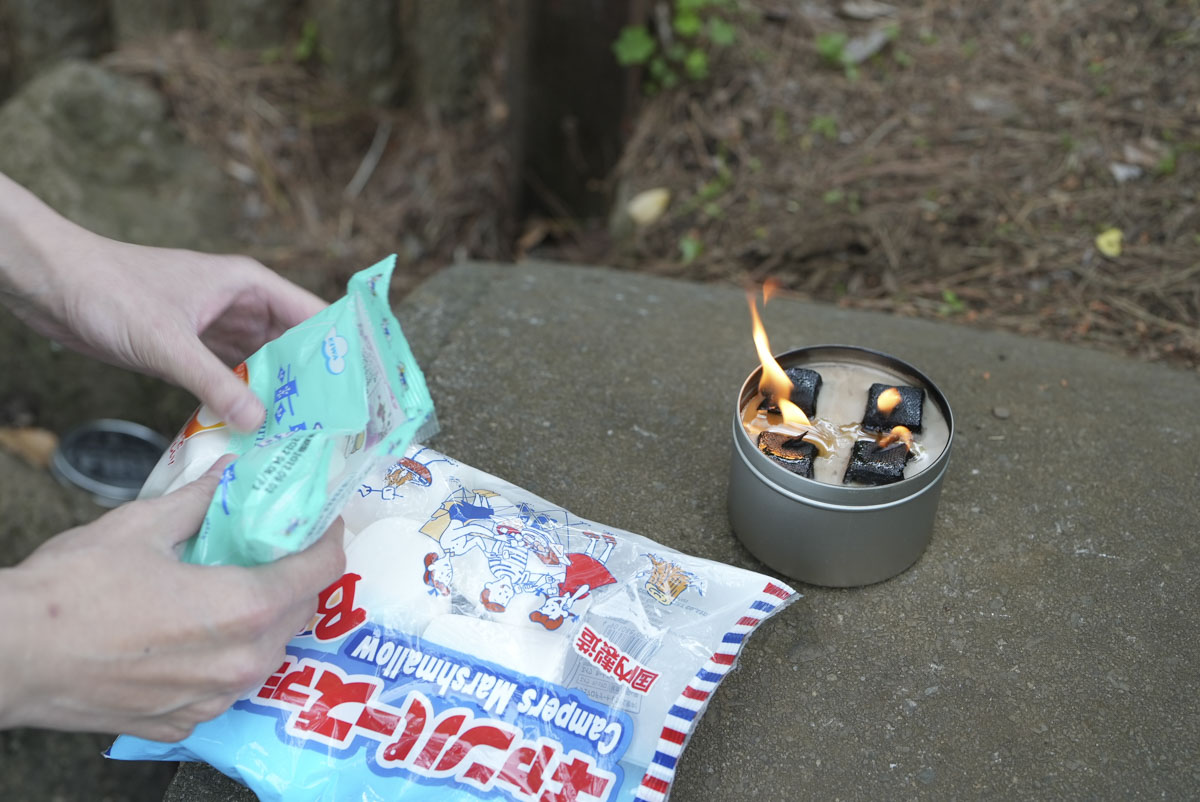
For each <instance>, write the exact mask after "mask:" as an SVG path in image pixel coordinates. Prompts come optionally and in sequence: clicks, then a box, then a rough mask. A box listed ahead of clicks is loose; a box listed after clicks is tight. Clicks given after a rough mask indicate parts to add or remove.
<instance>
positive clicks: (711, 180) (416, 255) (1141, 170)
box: [0, 0, 1200, 799]
mask: <svg viewBox="0 0 1200 802" xmlns="http://www.w3.org/2000/svg"><path fill="white" fill-rule="evenodd" d="M651 5H654V4H651ZM847 5H851V4H849V3H842V2H836V1H835V0H824V1H822V2H817V1H816V0H809V1H802V0H774V2H772V0H743V2H742V3H741V4H740V5H739V6H737V7H736V8H731V7H721V8H719V9H718V10H716V11H712V12H707V13H713V14H716V15H719V16H720V17H721V18H722V19H725V20H727V21H728V22H729V23H730V25H731V26H732V28H733V30H734V32H735V39H734V41H733V43H732V44H729V45H724V46H720V47H716V46H713V47H712V48H711V50H710V52H708V56H709V75H708V76H707V77H706V78H703V79H697V80H691V79H687V80H684V81H682V82H681V83H680V85H679V86H676V87H674V88H672V89H670V90H666V91H657V92H654V93H652V94H647V95H646V96H645V97H644V98H642V100H641V103H640V107H639V108H638V109H637V113H636V114H635V115H634V117H633V118H632V120H631V123H630V126H629V131H628V134H629V137H628V140H627V145H626V148H625V152H624V154H623V156H622V158H621V161H620V163H619V166H618V168H617V169H616V171H615V172H614V174H613V175H612V176H611V177H610V178H609V179H608V181H607V186H608V189H609V190H610V191H611V192H612V194H613V196H614V198H615V199H617V200H616V212H615V213H614V215H613V218H614V219H615V220H617V221H618V225H612V224H611V222H612V221H610V220H577V219H572V218H571V216H570V215H569V214H567V213H563V214H560V215H557V216H552V217H546V216H545V215H544V214H543V215H540V216H539V215H530V214H526V212H525V210H523V209H520V208H517V207H516V206H515V205H514V203H513V197H512V196H513V193H512V183H511V174H512V171H513V169H514V168H513V164H512V158H511V154H510V153H509V152H508V151H507V150H506V147H507V142H508V139H507V136H508V126H509V125H510V123H511V116H510V115H509V113H508V109H507V107H506V105H505V99H504V96H503V92H502V91H501V82H499V81H496V82H491V83H489V82H484V84H482V85H481V86H480V96H479V98H478V103H477V108H478V113H477V114H475V115H473V116H472V117H470V118H468V119H464V120H457V121H445V120H439V119H436V118H434V117H432V116H431V115H430V114H428V113H426V112H423V111H421V110H414V109H391V110H380V109H373V108H366V107H363V106H361V105H358V104H355V103H354V102H353V101H351V100H350V99H348V98H347V97H345V95H344V93H343V92H341V91H340V90H338V89H337V88H336V87H333V86H330V85H328V84H325V83H323V82H322V81H320V80H319V79H318V77H317V76H315V75H314V74H313V72H312V71H311V70H309V69H307V68H305V67H304V66H301V65H297V64H294V63H288V62H286V61H285V62H278V63H270V64H267V63H264V62H263V59H262V58H261V55H260V54H252V53H237V52H234V51H230V50H228V49H224V48H220V47H218V46H216V45H215V44H214V43H212V42H211V41H207V40H205V39H204V38H202V37H200V36H198V35H195V34H191V35H184V34H181V35H177V36H174V37H172V38H171V39H169V40H164V41H160V42H150V43H146V44H143V45H141V46H138V47H127V48H125V49H123V50H122V51H120V52H118V53H115V54H113V55H111V56H109V57H107V58H106V60H107V62H108V63H109V64H111V65H113V66H115V67H116V68H118V69H120V70H122V71H125V72H129V73H133V74H137V75H141V76H143V77H146V78H148V79H150V80H152V81H153V82H155V83H156V84H157V85H158V86H160V87H161V88H162V89H163V90H164V91H165V92H166V94H167V96H168V97H169V99H170V101H171V105H172V109H173V111H174V113H175V116H176V119H177V120H178V121H179V124H180V125H181V127H182V128H183V129H184V131H185V133H186V134H187V135H188V137H189V138H190V139H192V140H193V141H194V142H196V143H198V144H200V145H201V146H203V147H205V148H206V149H208V150H209V151H210V152H211V153H213V154H214V155H216V157H217V158H218V159H219V160H220V163H221V164H222V165H224V167H225V169H226V171H227V172H228V173H229V174H230V175H231V176H232V177H233V178H234V179H235V180H237V181H238V182H239V183H240V184H241V186H242V187H243V193H242V209H241V215H240V217H241V219H242V221H243V230H241V231H239V232H237V233H238V236H239V239H240V240H241V241H242V242H244V243H245V250H246V252H248V253H250V254H252V255H254V256H256V257H258V258H260V259H261V260H263V261H264V262H265V263H267V264H270V265H272V266H274V267H276V268H278V269H280V270H281V271H282V272H285V273H286V274H288V275H290V276H292V277H294V278H295V279H297V280H298V281H300V282H301V283H303V284H305V285H307V286H309V287H311V288H313V289H315V290H316V291H318V292H320V293H321V294H323V295H325V296H327V297H330V298H333V297H336V296H338V295H340V294H341V293H342V291H343V286H344V281H345V279H346V278H347V277H348V276H349V275H350V274H351V273H352V272H354V271H355V270H357V269H358V268H360V267H362V266H365V265H367V264H370V263H372V262H374V261H376V260H377V259H379V258H380V257H381V256H383V255H385V254H387V253H391V252H398V253H399V256H400V259H401V264H402V268H401V270H400V271H398V277H397V279H396V284H395V286H394V288H393V289H394V291H395V293H396V294H398V295H399V294H403V293H406V292H407V291H408V290H409V289H411V288H412V287H413V286H415V285H416V284H417V283H419V282H420V281H421V280H422V279H424V278H426V277H428V276H429V275H431V274H432V273H433V272H435V271H436V270H438V269H440V268H441V267H443V266H445V265H447V264H449V263H450V262H452V261H454V260H455V259H458V258H464V257H471V258H480V259H492V260H502V261H503V260H510V259H515V258H520V257H522V256H537V257H545V258H554V259H561V260H567V261H578V262H586V263H593V264H608V265H612V266H616V267H620V268H624V269H629V270H640V271H650V272H654V273H658V274H662V275H669V276H676V277H681V278H687V279H692V280H698V281H720V282H730V283H739V284H741V283H747V282H761V281H764V280H766V279H768V278H772V277H773V278H775V279H777V280H778V281H779V282H781V284H782V285H783V287H785V288H786V289H787V290H789V291H791V292H793V293H796V294H797V295H799V296H802V297H806V298H811V299H817V300H822V301H827V302H831V303H837V304H843V305H846V306H851V307H858V308H869V309H875V310H880V311H884V312H892V313H896V314H903V315H914V316H923V317H933V318H940V319H947V320H951V321H955V322H959V323H962V324H963V325H971V326H983V327H991V328H1000V329H1005V330H1010V331H1016V332H1020V333H1025V334H1030V335H1034V336H1039V337H1045V338H1052V339H1057V340H1062V341H1066V342H1072V343H1078V344H1081V345H1085V346H1088V347H1094V348H1101V349H1105V350H1109V351H1116V352H1121V353H1126V354H1129V355H1132V356H1134V357H1137V358H1140V359H1145V360H1153V361H1164V362H1166V363H1169V364H1172V365H1175V366H1178V367H1181V368H1185V369H1190V370H1200V197H1198V196H1197V191H1198V188H1200V0H1143V2H1138V3H1133V2H1126V1H1125V0H997V2H992V3H972V2H967V0H961V2H956V1H955V0H924V2H914V3H910V4H905V6H904V7H903V8H898V9H892V13H889V14H885V15H884V16H879V17H875V18H872V19H867V20H862V19H854V18H852V17H850V16H847V15H846V13H845V7H846V6H847ZM858 5H859V6H863V5H867V6H869V5H870V4H863V3H859V4H858ZM879 10H886V9H879ZM876 29H878V30H880V31H882V32H883V34H882V37H881V38H882V40H883V44H882V47H881V48H880V49H879V51H878V52H877V53H876V54H875V55H873V56H871V57H870V58H868V59H866V60H865V61H864V62H862V63H861V64H858V65H855V66H852V67H848V66H847V65H846V64H845V63H844V58H843V59H842V61H841V63H839V58H841V57H844V56H845V51H846V50H848V49H850V48H851V45H852V43H853V42H855V40H856V39H859V38H860V37H870V36H871V35H872V34H871V32H872V31H874V30H876ZM838 42H841V43H842V47H841V49H839V48H835V47H833V45H834V44H836V43H838ZM654 188H664V189H667V190H669V192H670V195H671V200H670V203H669V205H668V206H667V207H666V210H665V212H664V213H663V215H662V216H661V217H660V218H658V219H657V220H656V221H655V222H653V223H650V224H648V225H646V226H644V227H641V228H636V227H631V226H629V225H621V224H619V223H620V219H621V216H622V213H623V211H622V210H623V208H624V203H625V202H626V201H627V200H628V199H629V198H630V197H632V196H633V195H634V194H635V193H637V192H640V191H643V190H648V189H654ZM550 205H553V204H550ZM1113 230H1116V231H1119V232H1120V234H1119V236H1120V243H1121V249H1120V253H1119V254H1112V255H1105V254H1104V253H1102V252H1101V249H1100V248H1099V246H1098V242H1097V237H1098V236H1100V235H1105V236H1103V237H1101V242H1103V243H1105V244H1110V243H1111V242H1112V241H1113V239H1114V237H1115V236H1117V235H1114V234H1113V233H1112V231H1113ZM776 344H777V345H778V346H780V347H792V346H798V345H801V343H788V342H786V339H784V338H782V337H781V338H779V339H778V341H777V343H776ZM28 737H29V738H33V739H34V740H31V741H28V744H31V746H29V747H28V748H29V749H36V750H41V749H43V748H44V747H43V746H41V745H40V741H37V740H36V739H37V738H38V737H40V736H38V735H37V734H33V735H29V736H28ZM24 743H27V742H26V741H21V742H17V741H12V740H10V741H6V742H5V748H6V749H7V750H9V757H10V758H13V759H15V758H17V757H18V755H17V754H16V753H15V752H13V751H12V750H13V749H16V746H14V744H17V745H20V744H24ZM22 748H25V747H22ZM63 750H64V752H63V754H79V753H80V751H81V747H80V746H79V745H78V744H73V743H72V744H68V745H67V746H64V747H63ZM0 751H2V750H0ZM82 751H84V752H87V753H89V754H92V753H97V752H98V751H99V747H97V746H96V745H95V744H92V743H90V742H89V743H88V744H87V745H85V746H84V747H83V748H82ZM54 764H55V762H54V761H51V765H54ZM22 765H24V764H22ZM30 765H32V764H30ZM88 765H89V766H91V765H92V764H90V763H89V764H88ZM168 770H169V769H168V767H155V768H152V769H150V770H149V771H153V772H157V773H156V774H154V775H153V776H145V777H142V776H140V775H139V776H138V777H134V776H133V775H131V774H130V775H126V774H121V773H120V772H122V771H133V770H132V769H128V768H126V767H116V768H114V767H112V766H111V765H110V766H107V767H106V768H103V769H98V770H97V771H98V772H99V773H98V774H96V775H95V776H93V775H92V774H88V776H87V777H86V778H85V780H84V784H85V785H87V786H88V787H89V788H90V789H91V790H90V792H89V793H87V794H85V795H84V796H83V797H76V796H72V795H71V793H68V792H66V791H64V790H60V789H58V788H57V786H55V788H54V789H53V790H52V791H49V792H47V794H48V798H60V799H72V798H112V799H118V798H128V799H133V798H137V790H138V789H141V790H142V791H144V793H145V796H146V798H158V796H157V795H158V793H159V792H158V790H157V788H158V787H159V786H160V785H161V783H162V782H163V781H164V780H165V777H166V772H167V771H168ZM90 771H92V769H91V768H89V772H90ZM10 779H12V780H13V782H15V783H17V785H16V786H15V787H31V786H29V785H28V783H33V782H34V778H32V777H24V776H22V777H15V776H14V778H10ZM22 783H26V785H25V786H22V785H21V784H22ZM10 787H13V786H10ZM117 789H125V791H127V792H128V793H129V794H130V795H129V796H128V797H125V796H122V793H124V792H125V791H119V790H117Z"/></svg>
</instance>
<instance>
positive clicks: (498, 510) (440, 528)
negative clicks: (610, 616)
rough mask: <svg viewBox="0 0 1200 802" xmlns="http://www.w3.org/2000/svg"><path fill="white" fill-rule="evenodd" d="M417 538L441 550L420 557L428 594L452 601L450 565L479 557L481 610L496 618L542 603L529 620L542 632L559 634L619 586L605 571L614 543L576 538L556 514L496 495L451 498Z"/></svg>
mask: <svg viewBox="0 0 1200 802" xmlns="http://www.w3.org/2000/svg"><path fill="white" fill-rule="evenodd" d="M421 532H422V533H423V534H425V535H427V536H429V537H430V538H432V539H433V540H435V541H436V542H437V546H438V549H437V550H433V551H430V552H429V553H428V554H427V555H426V557H425V566H424V567H425V571H424V575H423V580H424V582H425V584H426V585H428V586H429V588H430V592H431V593H441V594H443V595H449V594H450V589H451V588H453V587H455V584H454V577H455V564H456V563H458V562H461V561H462V560H464V559H465V558H466V557H467V555H468V554H470V553H471V552H473V551H478V552H479V554H480V556H482V558H483V561H484V562H485V564H486V570H485V572H484V573H485V580H484V582H483V585H482V588H481V589H480V590H479V596H478V599H479V604H480V606H482V607H483V609H485V610H487V611H488V612H491V613H496V614H500V613H504V612H506V611H507V610H508V608H509V606H510V605H511V604H512V603H513V600H514V599H516V598H517V597H518V596H524V595H531V596H535V597H542V598H543V599H544V601H542V603H541V606H540V607H539V608H538V609H537V610H534V611H533V612H531V613H530V614H529V618H530V620H532V621H534V622H536V623H538V624H540V625H542V626H544V627H546V628H547V629H557V628H558V627H559V626H561V625H562V622H563V620H564V619H566V618H567V617H568V616H570V615H571V608H572V607H573V606H574V605H575V604H576V603H577V602H578V601H579V600H580V599H583V598H586V597H587V596H588V594H589V593H591V592H593V591H595V590H596V589H597V588H600V587H603V586H605V585H610V584H613V583H614V582H615V581H616V579H615V578H614V577H613V575H612V574H611V573H610V572H609V570H608V568H607V567H606V565H605V563H606V562H607V560H608V557H609V555H610V554H611V553H612V550H613V547H614V546H615V545H616V539H615V538H614V537H613V536H612V535H609V534H596V533H595V532H581V531H579V530H576V529H574V528H573V527H571V526H569V525H567V523H566V514H565V513H564V512H563V511H561V510H545V511H537V510H534V509H533V508H531V507H530V506H529V505H528V504H519V505H513V504H511V503H510V502H508V501H507V500H506V499H504V498H503V497H502V496H500V495H499V494H497V493H495V492H493V491H489V490H481V489H476V490H468V489H465V488H464V489H460V490H456V491H455V492H453V493H451V494H450V496H449V497H448V498H447V499H446V500H445V501H444V502H443V503H442V505H441V507H440V508H439V509H438V510H437V511H436V512H434V514H433V515H432V516H431V517H430V519H429V521H427V522H426V523H425V525H424V526H422V528H421ZM458 590H460V591H462V590H464V589H463V588H458ZM472 592H473V591H472ZM526 609H528V608H526Z"/></svg>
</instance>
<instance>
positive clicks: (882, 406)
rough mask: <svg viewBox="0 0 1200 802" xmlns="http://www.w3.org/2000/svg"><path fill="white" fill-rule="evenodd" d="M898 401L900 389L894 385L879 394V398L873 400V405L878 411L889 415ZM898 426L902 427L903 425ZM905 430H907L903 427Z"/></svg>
mask: <svg viewBox="0 0 1200 802" xmlns="http://www.w3.org/2000/svg"><path fill="white" fill-rule="evenodd" d="M899 403H900V391H899V390H897V389H896V388H895V387H889V388H887V389H886V390H884V391H883V392H882V393H880V394H879V399H878V400H877V401H876V402H875V406H877V407H879V411H880V412H882V413H883V414H884V415H891V414H892V410H893V409H895V408H896V406H897V405H898V404H899ZM900 428H902V429H903V428H904V427H903V426H902V427H900ZM905 431H908V430H907V429H905Z"/></svg>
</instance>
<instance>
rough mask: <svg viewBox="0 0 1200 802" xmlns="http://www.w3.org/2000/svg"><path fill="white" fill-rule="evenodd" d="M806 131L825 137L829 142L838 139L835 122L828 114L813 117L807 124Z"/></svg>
mask: <svg viewBox="0 0 1200 802" xmlns="http://www.w3.org/2000/svg"><path fill="white" fill-rule="evenodd" d="M808 130H810V131H812V132H813V133H814V134H819V135H820V136H823V137H825V138H826V139H828V140H829V141H831V142H832V141H833V140H835V139H837V138H838V124H837V120H835V119H833V118H832V117H830V116H829V115H828V114H818V115H817V116H816V117H813V118H812V122H811V123H809V124H808Z"/></svg>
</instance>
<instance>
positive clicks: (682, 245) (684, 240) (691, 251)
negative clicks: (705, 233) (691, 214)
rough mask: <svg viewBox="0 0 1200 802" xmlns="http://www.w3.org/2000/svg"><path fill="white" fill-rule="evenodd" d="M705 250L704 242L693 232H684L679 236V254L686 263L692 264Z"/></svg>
mask: <svg viewBox="0 0 1200 802" xmlns="http://www.w3.org/2000/svg"><path fill="white" fill-rule="evenodd" d="M703 251H704V243H703V242H701V241H700V238H699V237H696V236H694V235H692V234H684V235H683V236H682V237H680V238H679V255H680V257H681V258H682V259H683V263H684V264H685V265H690V264H691V263H692V262H694V261H696V258H697V257H699V256H700V254H701V253H703Z"/></svg>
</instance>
